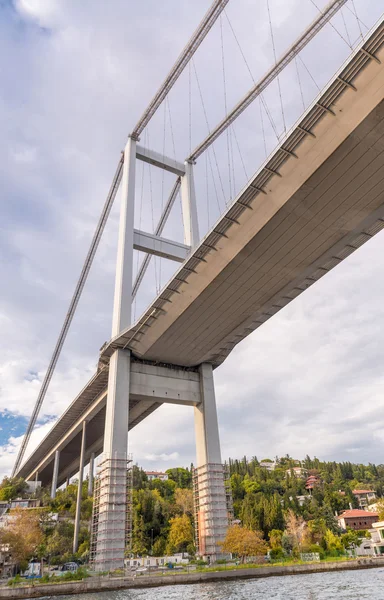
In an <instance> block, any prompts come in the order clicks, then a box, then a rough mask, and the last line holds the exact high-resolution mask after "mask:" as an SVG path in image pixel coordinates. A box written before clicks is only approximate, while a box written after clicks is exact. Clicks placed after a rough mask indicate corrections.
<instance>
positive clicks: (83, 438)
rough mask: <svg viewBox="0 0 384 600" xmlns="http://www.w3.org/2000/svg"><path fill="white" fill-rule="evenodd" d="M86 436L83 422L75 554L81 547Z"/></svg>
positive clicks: (85, 426)
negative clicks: (80, 534)
mask: <svg viewBox="0 0 384 600" xmlns="http://www.w3.org/2000/svg"><path fill="white" fill-rule="evenodd" d="M86 434H87V421H83V431H82V435H81V450H80V465H79V483H78V485H77V499H76V515H75V531H74V534H73V552H74V553H75V552H77V549H78V547H79V532H80V516H81V499H82V491H83V477H84V458H85V440H86Z"/></svg>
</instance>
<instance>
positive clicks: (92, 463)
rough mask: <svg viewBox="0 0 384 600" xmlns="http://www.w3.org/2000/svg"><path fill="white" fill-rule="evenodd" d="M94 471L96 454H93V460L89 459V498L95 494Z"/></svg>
mask: <svg viewBox="0 0 384 600" xmlns="http://www.w3.org/2000/svg"><path fill="white" fill-rule="evenodd" d="M94 470H95V453H94V452H92V454H91V458H90V459H89V475H88V496H92V494H93V477H94Z"/></svg>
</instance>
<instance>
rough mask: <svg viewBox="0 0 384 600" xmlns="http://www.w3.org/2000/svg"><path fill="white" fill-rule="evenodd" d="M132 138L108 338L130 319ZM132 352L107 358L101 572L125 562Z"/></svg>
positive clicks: (97, 539) (97, 564)
mask: <svg viewBox="0 0 384 600" xmlns="http://www.w3.org/2000/svg"><path fill="white" fill-rule="evenodd" d="M135 167H136V141H135V140H134V139H132V138H129V139H128V142H127V145H126V147H125V151H124V168H123V177H122V180H121V189H122V197H121V207H120V224H119V239H118V246H117V262H116V279H115V296H114V306H113V318H112V337H115V336H116V335H118V334H119V333H120V332H121V331H122V330H123V329H125V328H127V327H129V325H130V324H131V306H132V277H133V234H134V207H135ZM130 363H131V361H130V352H129V351H126V350H116V352H115V353H114V354H113V355H112V356H111V358H110V363H109V378H108V394H107V406H106V417H105V430H104V448H103V457H102V460H101V463H100V465H99V479H100V483H99V492H98V494H99V498H98V505H99V508H98V515H97V527H96V529H97V531H95V533H94V544H95V546H96V555H95V558H94V568H95V569H97V570H99V571H100V570H101V571H107V570H111V569H121V568H123V567H124V552H125V545H126V524H127V518H126V511H127V447H128V416H129V380H130V367H131V365H130Z"/></svg>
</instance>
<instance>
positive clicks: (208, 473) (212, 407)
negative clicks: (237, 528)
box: [194, 363, 228, 562]
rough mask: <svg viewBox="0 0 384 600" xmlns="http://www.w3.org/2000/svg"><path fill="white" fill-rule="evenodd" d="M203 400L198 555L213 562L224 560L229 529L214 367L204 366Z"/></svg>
mask: <svg viewBox="0 0 384 600" xmlns="http://www.w3.org/2000/svg"><path fill="white" fill-rule="evenodd" d="M200 393H201V398H202V401H201V403H200V404H199V405H198V406H196V407H195V409H194V412H195V435H196V465H197V467H196V477H197V490H198V493H197V498H195V502H196V504H197V506H196V509H197V511H196V512H197V519H198V540H197V543H198V553H199V555H200V556H202V557H205V558H209V559H210V560H211V561H212V562H214V561H215V560H217V559H218V558H220V556H221V555H222V551H221V548H220V546H219V545H218V542H220V541H222V540H223V539H224V538H225V535H226V532H227V528H228V512H227V502H226V495H225V488H224V472H223V465H222V462H221V451H220V439H219V427H218V422H217V411H216V399H215V387H214V381H213V371H212V365H209V364H206V363H205V364H202V365H201V366H200Z"/></svg>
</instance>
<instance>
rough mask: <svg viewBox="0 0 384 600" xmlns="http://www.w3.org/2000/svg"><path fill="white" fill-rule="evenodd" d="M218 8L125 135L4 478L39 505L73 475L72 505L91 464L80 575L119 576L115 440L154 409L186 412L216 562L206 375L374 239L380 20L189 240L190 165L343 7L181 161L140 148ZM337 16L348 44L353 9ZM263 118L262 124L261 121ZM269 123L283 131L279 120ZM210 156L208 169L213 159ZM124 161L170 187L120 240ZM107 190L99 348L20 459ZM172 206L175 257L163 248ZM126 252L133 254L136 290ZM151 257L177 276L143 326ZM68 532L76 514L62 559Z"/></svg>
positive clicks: (379, 170) (121, 539)
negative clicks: (139, 304)
mask: <svg viewBox="0 0 384 600" xmlns="http://www.w3.org/2000/svg"><path fill="white" fill-rule="evenodd" d="M227 3H228V0H216V1H215V2H214V3H213V5H212V6H211V8H210V9H209V11H208V12H207V14H206V15H205V16H204V18H203V20H202V22H201V23H200V25H199V27H198V29H197V30H196V31H195V33H194V34H193V36H192V38H191V40H190V41H189V42H188V44H187V46H186V47H185V49H184V50H183V52H182V53H181V55H180V56H179V58H178V60H177V61H176V63H175V65H174V67H173V68H172V70H171V71H170V73H169V75H168V76H167V78H166V80H165V81H164V83H163V85H162V86H161V87H160V89H159V91H158V92H157V94H156V95H155V96H154V98H153V100H152V101H151V103H150V104H149V106H148V107H147V109H146V110H145V111H144V113H143V116H142V117H141V119H140V120H139V122H138V123H137V125H136V126H135V127H134V128H133V129H132V132H131V134H130V136H129V138H128V141H127V144H126V147H125V149H124V152H123V153H122V154H121V157H120V158H119V160H118V164H117V168H116V172H115V175H114V177H113V180H112V184H111V188H110V191H109V193H108V196H107V199H106V202H105V205H104V208H103V211H102V214H101V217H100V220H99V223H98V225H97V228H96V231H95V234H94V237H93V240H92V242H91V246H90V249H89V252H88V255H87V257H86V260H85V263H84V267H83V270H82V272H81V276H80V279H79V281H78V284H77V286H76V289H75V292H74V295H73V298H72V301H71V303H70V307H69V310H68V313H67V315H66V319H65V322H64V324H63V327H62V330H61V332H60V336H59V339H58V342H57V345H56V347H55V350H54V353H53V356H52V359H51V362H50V364H49V368H48V370H47V373H46V375H45V379H44V381H43V384H42V387H41V390H40V393H39V397H38V399H37V402H36V406H35V409H34V411H33V414H32V416H31V420H30V423H29V426H28V429H27V432H26V435H25V437H24V440H23V444H22V446H21V448H20V451H19V455H18V457H17V460H16V463H15V467H14V471H13V475H15V476H21V477H24V478H25V479H27V480H29V481H33V480H36V481H41V482H42V485H50V486H51V490H52V496H53V497H54V496H55V494H56V489H57V487H58V486H60V485H62V484H64V483H65V482H66V481H68V480H69V478H70V477H72V476H74V475H76V474H77V473H78V479H79V484H78V485H79V490H81V485H82V481H83V472H84V467H85V465H86V464H88V463H89V464H90V480H89V483H90V489H92V484H93V471H94V461H95V458H96V457H97V456H99V455H101V459H100V471H99V476H98V503H97V506H98V508H97V510H98V514H97V527H96V528H95V531H94V532H93V540H92V544H93V560H94V563H95V567H96V568H99V569H101V570H105V569H109V568H118V567H121V566H122V565H123V561H124V552H125V547H126V522H127V497H126V471H127V443H128V431H129V430H130V429H132V428H133V427H135V426H137V425H138V424H139V423H140V422H141V421H143V419H145V418H146V417H147V416H148V415H150V414H151V413H153V412H154V411H155V410H156V409H158V408H159V407H160V406H162V405H163V404H164V403H170V404H182V405H186V406H193V407H194V414H195V434H196V450H197V459H196V521H197V543H198V551H199V554H200V555H201V556H204V557H210V558H211V559H212V560H215V559H217V558H218V557H219V556H220V546H219V545H218V543H219V542H220V540H221V539H222V538H223V536H224V535H225V531H226V528H227V525H228V516H227V506H226V498H225V489H224V480H223V467H222V459H221V451H220V441H219V431H218V424H217V412H216V401H215V390H214V380H213V370H214V369H215V368H216V367H218V366H219V365H220V364H222V363H223V361H224V360H225V359H226V357H227V356H228V355H229V354H230V352H231V351H232V350H233V348H234V347H235V346H236V345H237V344H238V343H239V342H240V341H241V340H243V339H244V338H246V337H247V336H248V335H249V334H251V333H252V332H254V331H255V330H256V329H258V328H259V327H260V326H261V325H262V324H263V323H265V322H266V321H267V320H268V319H270V318H271V317H273V316H274V315H275V314H276V313H278V312H279V311H280V310H281V309H283V308H284V307H285V306H287V305H288V304H289V303H290V302H292V301H294V300H295V298H297V297H298V296H299V295H300V294H302V293H303V292H304V291H305V290H306V289H308V288H309V287H310V286H312V285H313V284H314V283H316V282H317V281H318V280H319V279H321V278H322V277H323V276H324V275H326V274H327V273H328V272H329V271H331V270H332V269H333V268H334V267H336V266H338V265H339V264H340V263H341V262H342V261H343V260H344V259H346V258H347V257H348V256H349V255H350V254H352V253H353V252H354V251H355V250H356V249H358V248H359V247H360V246H362V245H363V244H364V243H365V242H367V241H368V240H370V239H371V238H372V237H373V236H374V235H375V234H376V233H378V232H379V231H381V230H382V229H383V228H384V176H383V173H384V138H383V135H384V102H383V99H384V70H383V61H384V21H383V18H381V19H380V20H379V22H378V23H376V25H375V26H374V27H373V28H372V29H371V30H369V31H368V32H367V33H366V34H365V35H363V33H362V32H361V35H360V38H359V39H358V41H357V42H356V43H355V44H353V47H351V48H350V50H351V51H350V54H349V56H348V58H347V60H346V62H345V63H344V64H343V65H341V66H340V67H339V69H338V71H337V73H336V74H335V75H334V76H333V78H332V79H331V81H330V82H329V83H328V84H327V86H326V87H325V88H324V89H322V90H321V91H320V92H319V93H318V95H317V96H316V97H315V98H314V99H313V101H312V102H311V103H310V104H309V106H308V107H306V108H305V110H304V112H303V114H301V116H300V117H299V119H298V120H297V122H296V123H294V124H293V126H292V128H291V129H290V130H288V131H286V130H285V131H284V132H283V134H282V135H279V143H278V145H277V147H276V148H275V150H274V151H273V152H272V154H270V155H269V156H268V157H267V158H266V160H265V161H264V163H263V164H262V165H261V166H260V167H259V168H258V170H256V172H255V174H254V175H253V176H252V177H250V178H247V183H246V184H245V186H244V187H243V188H242V189H241V190H240V191H239V192H238V193H237V194H236V195H235V197H234V198H233V199H232V200H231V201H230V202H228V204H227V206H226V208H225V210H224V211H223V212H222V214H221V215H220V216H219V218H218V220H217V221H216V222H215V224H214V225H213V227H210V228H209V230H208V231H207V233H206V234H205V235H204V236H201V235H200V229H199V211H198V202H197V199H196V195H197V192H196V189H197V188H196V183H195V169H196V165H197V164H198V161H199V158H200V157H201V156H202V155H203V154H204V153H207V151H208V149H209V148H210V147H211V146H212V147H214V146H213V145H214V143H215V142H216V140H218V139H219V137H220V136H221V135H223V134H224V133H228V131H230V128H231V127H233V124H234V122H235V120H236V119H237V118H238V117H239V116H240V115H241V114H242V113H243V112H244V111H245V110H246V109H247V108H248V107H249V106H251V104H252V103H253V102H254V101H255V100H256V99H258V100H259V101H260V106H264V104H263V103H264V102H265V100H264V96H263V93H264V92H265V90H267V88H268V86H270V85H271V84H272V83H273V82H275V83H277V84H278V90H279V95H280V99H281V88H280V80H279V76H280V75H281V73H283V71H284V69H286V68H287V66H288V65H290V63H291V62H292V61H293V63H295V61H297V57H298V56H300V53H301V52H302V50H303V49H304V48H305V47H306V46H307V45H308V44H310V43H311V40H313V39H314V37H315V36H316V35H318V33H319V32H320V31H321V30H322V29H323V28H324V27H326V26H331V27H333V28H335V26H334V24H333V21H332V19H333V18H334V17H335V15H336V14H337V13H338V12H339V11H341V10H343V8H344V9H345V8H348V3H347V0H338V1H332V2H330V3H329V4H328V5H327V6H326V7H325V8H323V9H322V10H319V11H318V14H317V16H316V18H315V20H314V21H313V22H312V23H311V24H310V25H309V26H308V27H307V28H306V30H305V31H304V32H303V33H302V35H301V36H300V37H299V38H298V39H297V40H296V42H295V43H294V44H293V45H292V46H291V47H290V48H289V49H288V50H287V51H286V52H285V53H284V54H283V55H282V56H281V57H280V58H278V57H277V56H276V54H275V63H274V65H273V66H272V67H271V69H269V71H268V72H267V73H266V74H265V75H264V76H263V77H262V78H261V79H260V80H259V81H256V80H254V81H253V85H252V88H251V89H250V90H249V91H248V93H247V94H246V95H245V96H244V97H243V98H242V99H241V100H240V101H239V102H238V103H237V104H236V105H235V106H234V107H233V108H232V109H227V110H226V115H225V118H224V119H223V120H222V121H221V122H219V123H218V124H217V126H216V127H214V128H212V129H210V130H209V133H208V135H207V137H206V138H205V139H204V140H203V141H201V142H200V143H199V144H198V146H197V147H196V148H195V149H194V150H192V149H191V151H190V152H189V155H188V156H187V157H186V158H185V159H184V160H177V159H176V156H174V157H173V158H170V157H168V156H166V155H165V153H164V152H163V153H161V152H155V151H154V150H152V149H151V148H150V147H149V146H148V145H145V144H144V145H141V144H140V143H139V142H140V137H141V136H142V134H143V132H144V131H145V128H146V127H147V126H148V123H149V122H150V120H151V119H152V118H153V116H154V115H155V113H156V112H157V111H158V109H159V107H160V106H166V104H164V103H166V100H167V97H168V94H169V93H170V90H171V89H172V88H173V86H174V85H175V84H176V82H177V80H178V79H179V77H180V75H181V74H182V72H183V71H184V70H185V69H186V67H187V66H188V65H191V61H192V60H193V56H194V54H195V53H196V51H197V50H198V48H199V46H200V45H201V43H202V41H203V40H204V38H205V37H206V36H207V35H208V34H209V32H210V30H211V29H212V27H213V26H214V24H215V22H216V21H217V20H220V19H222V15H223V11H224V10H225V6H226V4H227ZM351 8H352V9H353V13H354V16H355V18H356V23H357V25H358V26H359V28H360V31H361V26H360V25H361V22H360V20H359V17H358V15H357V12H356V10H355V7H354V4H353V2H352V6H351V7H349V10H350V9H351ZM350 12H352V11H351V10H350ZM271 33H272V35H273V32H272V28H271ZM342 37H344V36H342ZM236 41H237V42H238V39H237V38H236ZM272 42H274V40H273V37H272ZM351 46H352V44H351ZM273 47H274V48H275V44H274V43H273ZM244 60H245V61H246V58H245V57H244ZM296 64H297V63H296ZM264 109H265V114H266V115H267V116H268V115H269V116H270V111H269V110H268V107H267V106H265V107H264ZM282 120H283V121H284V129H286V127H285V120H284V109H283V106H282ZM271 123H272V124H273V121H272V118H271ZM250 135H252V132H250ZM144 139H146V140H148V138H144ZM228 139H229V138H227V140H228ZM235 141H236V140H235ZM228 148H229V146H228ZM212 156H213V158H214V159H216V158H217V156H216V155H215V154H213V155H212ZM139 162H140V163H145V164H148V165H151V168H152V167H154V168H156V169H160V170H163V171H165V172H167V173H168V174H170V175H172V176H173V177H174V181H173V184H172V188H171V192H170V195H169V198H168V200H167V201H166V202H165V204H164V206H163V210H162V214H161V217H160V219H159V222H158V224H157V225H156V226H154V227H153V231H152V232H147V231H143V230H141V229H137V228H135V226H134V223H135V204H137V200H138V199H137V192H136V187H137V186H136V183H137V182H136V179H135V176H136V171H137V164H138V163H139ZM211 166H212V164H211ZM256 166H257V165H255V167H256ZM119 188H120V189H121V207H120V226H119V233H118V252H117V264H116V279H115V299H114V306H113V319H112V333H111V339H110V340H109V341H108V342H107V343H105V344H104V345H103V346H102V348H101V350H100V354H99V361H98V367H97V370H96V372H95V374H94V375H93V377H92V378H91V379H90V381H89V382H88V383H87V384H86V386H85V387H84V389H83V390H82V391H81V392H80V393H79V394H78V396H77V397H76V398H75V399H74V400H73V402H72V404H70V406H69V407H68V409H67V410H66V411H65V412H64V414H63V415H62V416H61V417H60V418H59V419H58V420H57V422H56V423H55V424H54V426H53V427H52V429H51V431H50V432H49V433H48V435H47V436H46V437H45V438H44V439H43V440H42V441H41V442H40V443H39V444H38V445H37V447H36V448H35V449H34V450H33V451H32V452H31V453H30V455H29V456H28V457H27V458H25V451H26V448H27V445H28V442H29V439H30V436H31V433H32V431H33V428H34V426H35V424H36V421H37V419H38V415H39V411H40V409H41V406H42V403H43V401H44V397H45V395H46V392H47V389H48V386H49V383H50V380H51V377H52V375H53V373H54V370H55V367H56V364H57V361H58V358H59V356H60V352H61V349H62V346H63V344H64V341H65V338H66V335H67V333H68V330H69V327H70V324H71V321H72V318H73V315H74V313H75V310H76V307H77V304H78V302H79V299H80V297H81V293H82V290H83V288H84V285H85V283H86V279H87V276H88V273H89V271H90V268H91V265H92V261H93V258H94V256H95V253H96V250H97V247H98V244H99V242H100V239H101V236H102V233H103V230H104V228H105V224H106V222H107V219H108V215H109V213H110V210H111V207H112V204H113V201H114V199H115V196H116V194H117V191H118V189H119ZM212 194H213V192H212ZM178 195H180V196H181V208H182V219H183V242H180V241H176V240H175V239H170V238H168V237H167V238H166V237H163V232H164V228H165V226H166V223H167V220H168V219H169V215H170V214H171V211H172V207H173V206H174V204H175V201H176V198H177V197H178ZM175 237H176V236H175ZM134 250H135V251H140V252H142V253H145V258H144V261H143V262H142V264H141V266H140V267H139V268H138V269H137V272H136V275H135V273H134V258H133V256H134V254H133V253H134ZM151 256H154V257H160V258H161V259H164V260H167V261H170V262H172V264H174V263H176V264H177V269H176V271H175V272H174V273H173V275H172V276H171V278H170V279H169V281H168V282H167V283H166V284H165V285H164V286H163V287H162V289H159V290H158V293H157V294H156V295H155V297H154V299H153V301H152V302H151V303H150V305H149V306H148V308H147V309H146V310H145V311H144V312H143V314H142V315H141V316H140V317H139V318H138V319H133V318H132V305H133V299H134V298H135V296H136V294H137V292H138V290H139V288H140V284H141V283H142V281H143V278H144V277H145V273H146V271H147V269H148V266H149V262H150V258H151ZM134 276H135V278H134ZM78 498H79V499H80V494H78ZM79 525H80V500H79V502H78V507H77V513H76V519H75V539H74V550H76V549H77V543H78V532H79Z"/></svg>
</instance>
